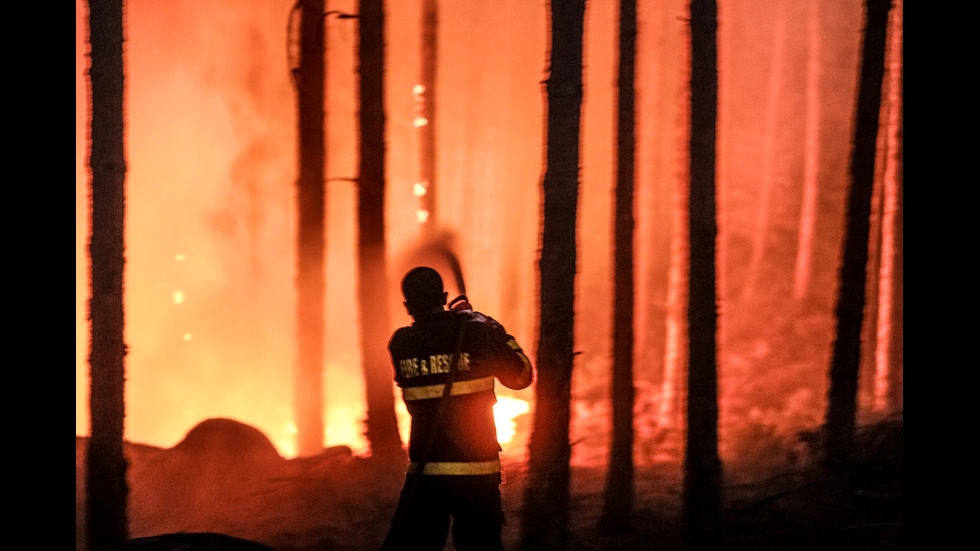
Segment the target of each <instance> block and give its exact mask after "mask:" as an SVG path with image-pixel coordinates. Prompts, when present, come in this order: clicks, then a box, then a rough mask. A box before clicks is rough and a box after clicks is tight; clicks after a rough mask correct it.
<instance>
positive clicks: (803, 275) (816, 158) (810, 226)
mask: <svg viewBox="0 0 980 551" xmlns="http://www.w3.org/2000/svg"><path fill="white" fill-rule="evenodd" d="M808 10H809V13H808V14H807V61H806V112H805V117H806V125H805V128H804V147H803V156H804V157H803V206H802V207H801V209H800V232H799V237H798V240H797V247H796V265H795V269H794V275H793V298H794V299H795V300H796V301H797V302H803V301H804V300H805V299H806V298H807V296H808V294H809V292H810V273H811V265H812V263H813V233H814V228H815V227H816V221H817V196H818V190H819V189H820V186H819V182H820V179H819V176H820V97H821V94H820V52H821V44H820V0H811V2H810V4H809V8H808Z"/></svg>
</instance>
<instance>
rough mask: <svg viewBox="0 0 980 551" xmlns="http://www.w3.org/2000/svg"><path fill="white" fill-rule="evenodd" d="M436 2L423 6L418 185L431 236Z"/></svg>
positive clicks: (433, 221)
mask: <svg viewBox="0 0 980 551" xmlns="http://www.w3.org/2000/svg"><path fill="white" fill-rule="evenodd" d="M436 4H437V2H436V0H424V2H423V3H422V55H421V57H422V59H421V63H422V90H421V110H420V111H421V112H420V113H419V115H420V117H419V118H420V119H421V120H419V121H418V122H417V123H416V124H417V125H420V126H419V184H420V187H421V191H422V193H423V195H422V209H423V210H424V211H425V218H424V225H423V230H425V231H426V232H427V233H428V234H430V235H431V233H432V231H433V230H434V229H435V228H436V225H437V224H438V221H439V219H438V217H437V213H436V198H437V192H438V188H437V186H436V127H435V122H436V60H437V59H438V52H439V47H438V46H439V41H438V38H439V35H438V30H439V13H438V10H437V5H436Z"/></svg>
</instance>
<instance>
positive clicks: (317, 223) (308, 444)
mask: <svg viewBox="0 0 980 551" xmlns="http://www.w3.org/2000/svg"><path fill="white" fill-rule="evenodd" d="M300 3H301V4H302V7H301V10H302V12H301V16H300V18H301V23H300V65H299V70H298V72H297V75H298V78H297V82H296V87H297V95H298V97H299V102H298V103H299V116H298V119H299V179H298V180H297V199H298V205H297V207H298V208H297V210H298V212H299V223H298V229H299V236H298V250H297V258H298V272H297V276H296V287H297V289H296V290H297V297H296V298H297V320H296V327H297V331H298V333H299V339H298V340H299V358H298V361H297V363H298V365H297V373H296V381H295V384H296V386H295V389H296V428H297V438H298V451H299V454H300V455H301V456H309V455H316V454H319V453H320V452H321V451H323V428H324V427H323V401H322V387H323V329H324V314H323V301H324V294H325V292H326V276H325V274H326V266H325V264H326V249H325V235H324V228H325V227H326V222H325V219H324V212H325V204H326V201H325V193H326V190H325V187H324V185H325V184H324V163H325V159H324V155H325V153H324V132H323V125H324V118H325V113H324V107H323V99H324V83H323V79H324V72H325V68H324V54H323V48H324V46H323V44H324V30H323V29H324V26H323V14H324V0H302V1H301V2H300Z"/></svg>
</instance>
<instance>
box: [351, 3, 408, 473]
mask: <svg viewBox="0 0 980 551" xmlns="http://www.w3.org/2000/svg"><path fill="white" fill-rule="evenodd" d="M359 13H360V25H359V29H360V30H359V33H360V49H359V52H358V55H359V62H360V63H359V65H360V109H361V112H360V129H361V136H360V138H361V143H360V167H359V171H358V172H359V174H360V179H359V186H358V210H357V214H358V220H357V228H358V274H359V285H358V299H359V304H360V308H361V348H362V356H363V369H364V385H365V391H366V393H367V438H368V441H369V442H370V443H371V453H372V455H374V456H376V457H387V456H393V455H400V454H402V453H403V452H402V446H401V438H400V437H399V435H398V420H397V418H396V417H395V397H394V391H393V387H392V384H393V383H392V374H391V367H390V360H389V358H388V352H387V343H388V337H389V336H390V332H391V321H390V319H389V315H388V293H387V290H388V277H387V266H386V264H387V262H386V259H385V254H386V253H385V113H384V2H383V0H361V2H360V10H359Z"/></svg>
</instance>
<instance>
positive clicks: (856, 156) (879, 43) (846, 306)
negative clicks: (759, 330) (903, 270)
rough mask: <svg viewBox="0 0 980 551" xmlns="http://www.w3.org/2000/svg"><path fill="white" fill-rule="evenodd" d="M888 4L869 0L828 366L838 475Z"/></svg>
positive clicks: (850, 444)
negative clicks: (830, 356)
mask: <svg viewBox="0 0 980 551" xmlns="http://www.w3.org/2000/svg"><path fill="white" fill-rule="evenodd" d="M890 7H891V1H890V0H867V2H866V3H865V14H866V15H865V30H864V42H863V50H862V54H861V73H860V76H859V88H858V99H857V113H856V116H855V130H854V143H853V149H852V151H851V186H850V192H849V194H848V204H847V227H846V230H845V234H844V252H843V257H844V258H843V261H842V263H841V269H840V286H839V289H840V291H839V293H840V294H839V296H838V298H837V311H836V320H837V333H836V337H835V339H834V346H833V355H832V360H831V362H832V363H831V366H830V385H829V393H828V403H827V417H826V424H825V426H824V435H823V436H824V446H823V464H824V466H825V467H827V468H829V469H831V470H839V469H841V468H846V466H847V465H848V464H849V463H850V462H851V461H852V460H853V455H854V431H855V419H856V414H857V390H858V388H857V387H858V366H859V364H860V360H861V325H862V321H863V312H864V303H865V296H864V293H865V282H866V281H867V268H868V236H869V231H870V217H871V195H872V190H873V187H874V177H875V149H876V145H877V135H878V122H879V121H878V119H879V111H880V106H881V86H882V80H883V76H884V67H885V42H886V41H885V38H886V35H887V27H888V11H889V9H890Z"/></svg>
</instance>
